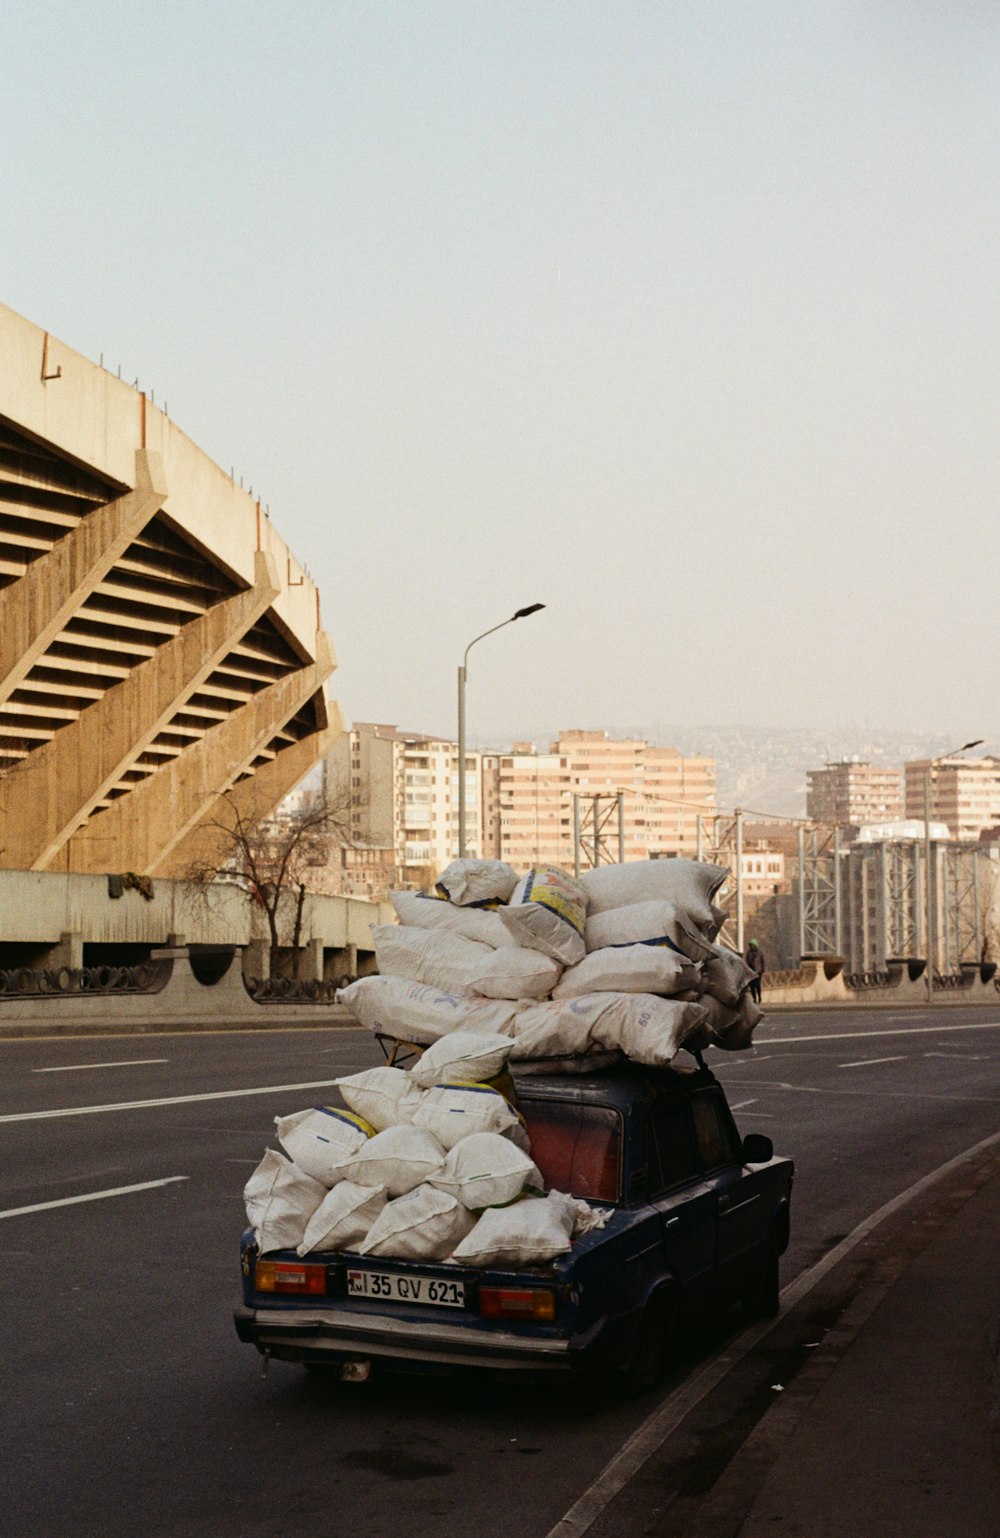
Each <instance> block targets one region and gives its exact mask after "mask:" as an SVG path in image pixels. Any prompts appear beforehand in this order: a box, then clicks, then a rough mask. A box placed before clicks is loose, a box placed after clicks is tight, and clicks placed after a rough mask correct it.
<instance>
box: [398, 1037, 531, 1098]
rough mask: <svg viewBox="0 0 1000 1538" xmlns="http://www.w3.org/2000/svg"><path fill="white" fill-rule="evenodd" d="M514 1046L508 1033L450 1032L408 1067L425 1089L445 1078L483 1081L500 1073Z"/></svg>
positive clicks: (474, 1081) (476, 1082)
mask: <svg viewBox="0 0 1000 1538" xmlns="http://www.w3.org/2000/svg"><path fill="white" fill-rule="evenodd" d="M513 1045H514V1043H513V1042H512V1041H511V1039H510V1037H509V1036H500V1035H497V1034H495V1033H491V1032H489V1031H452V1033H451V1035H450V1036H442V1037H441V1039H440V1041H436V1042H435V1043H434V1045H433V1046H432V1047H428V1048H427V1051H426V1052H424V1053H422V1054H421V1056H420V1057H419V1058H418V1060H417V1061H416V1062H415V1063H414V1065H413V1067H412V1068H411V1069H410V1077H411V1078H413V1079H414V1080H415V1081H416V1082H417V1084H419V1085H421V1086H422V1087H423V1088H424V1089H430V1088H431V1086H432V1085H434V1084H440V1083H441V1082H442V1081H443V1080H444V1079H465V1080H466V1081H470V1082H472V1083H473V1084H484V1083H485V1082H486V1080H487V1079H495V1078H496V1076H497V1074H499V1073H503V1071H504V1069H505V1068H506V1066H507V1059H508V1058H509V1057H510V1054H511V1049H512V1047H513Z"/></svg>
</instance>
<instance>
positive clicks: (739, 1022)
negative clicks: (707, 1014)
mask: <svg viewBox="0 0 1000 1538" xmlns="http://www.w3.org/2000/svg"><path fill="white" fill-rule="evenodd" d="M763 1018H764V1011H763V1010H762V1009H761V1007H760V1005H759V1004H758V1003H757V1001H756V1000H755V999H752V998H751V997H750V995H749V993H745V994H744V995H743V997H742V999H741V1000H740V1007H739V1010H738V1012H737V1016H736V1019H735V1020H734V1022H733V1024H732V1025H731V1026H730V1027H729V1029H728V1030H727V1031H720V1032H719V1040H718V1042H717V1045H718V1046H720V1047H723V1048H724V1049H725V1050H726V1051H727V1052H745V1051H746V1049H747V1048H748V1047H752V1046H753V1041H752V1039H751V1038H752V1037H753V1033H754V1029H755V1027H756V1026H758V1025H759V1024H760V1022H761V1021H762V1020H763Z"/></svg>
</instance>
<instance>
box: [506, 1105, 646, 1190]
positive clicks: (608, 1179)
mask: <svg viewBox="0 0 1000 1538" xmlns="http://www.w3.org/2000/svg"><path fill="white" fill-rule="evenodd" d="M520 1110H521V1114H522V1116H523V1117H524V1119H525V1121H526V1122H527V1124H528V1136H529V1137H530V1139H531V1157H532V1158H533V1159H534V1161H535V1163H536V1164H537V1165H538V1168H539V1170H540V1171H541V1173H542V1175H543V1176H544V1178H545V1184H546V1186H548V1187H549V1188H550V1189H551V1190H555V1191H565V1192H567V1193H568V1194H569V1195H570V1196H582V1197H585V1198H587V1199H588V1200H593V1201H599V1202H617V1201H620V1200H621V1148H622V1124H621V1117H620V1116H619V1115H618V1112H617V1111H613V1110H612V1109H611V1107H610V1106H604V1105H562V1104H559V1103H557V1102H555V1101H528V1102H522V1103H521V1106H520Z"/></svg>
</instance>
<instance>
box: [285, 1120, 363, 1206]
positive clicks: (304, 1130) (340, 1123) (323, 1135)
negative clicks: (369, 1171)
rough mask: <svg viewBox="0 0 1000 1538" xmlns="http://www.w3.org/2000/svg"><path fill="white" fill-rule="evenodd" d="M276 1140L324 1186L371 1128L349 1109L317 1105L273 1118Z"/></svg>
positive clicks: (335, 1176)
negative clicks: (343, 1109) (342, 1109)
mask: <svg viewBox="0 0 1000 1538" xmlns="http://www.w3.org/2000/svg"><path fill="white" fill-rule="evenodd" d="M274 1125H275V1129H276V1130H277V1134H278V1142H279V1143H280V1144H281V1146H282V1148H283V1149H284V1150H285V1152H286V1154H288V1156H289V1158H290V1159H294V1160H295V1163H296V1164H297V1165H298V1166H299V1169H302V1170H305V1172H306V1174H307V1175H311V1176H312V1177H313V1179H314V1180H321V1181H322V1182H323V1184H324V1185H325V1186H327V1187H329V1186H332V1185H336V1183H337V1181H338V1180H340V1179H341V1178H342V1177H341V1175H340V1173H339V1170H340V1165H341V1162H342V1161H343V1160H344V1159H346V1158H347V1157H348V1155H349V1154H353V1153H356V1152H357V1150H358V1149H359V1148H360V1147H361V1146H362V1144H363V1143H365V1142H366V1141H367V1140H368V1138H370V1137H371V1135H372V1133H373V1132H374V1131H375V1128H374V1127H373V1126H372V1124H371V1122H367V1121H365V1119H364V1117H362V1116H356V1115H355V1114H354V1112H353V1111H341V1110H338V1109H337V1108H336V1107H335V1106H330V1105H317V1106H312V1107H310V1109H309V1110H307V1111H294V1112H293V1113H292V1115H291V1116H276V1117H275V1118H274Z"/></svg>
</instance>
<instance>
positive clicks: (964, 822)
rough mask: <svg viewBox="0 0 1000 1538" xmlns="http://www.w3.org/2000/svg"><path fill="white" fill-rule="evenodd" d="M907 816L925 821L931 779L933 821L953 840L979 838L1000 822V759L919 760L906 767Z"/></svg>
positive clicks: (956, 758)
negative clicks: (941, 825)
mask: <svg viewBox="0 0 1000 1538" xmlns="http://www.w3.org/2000/svg"><path fill="white" fill-rule="evenodd" d="M904 770H905V774H906V816H907V817H909V818H914V819H919V820H920V821H921V822H923V818H924V805H925V786H926V784H927V777H928V774H929V776H930V783H929V789H930V813H931V819H932V820H936V821H938V822H943V823H945V824H946V825H947V828H948V833H949V835H950V837H951V838H953V839H958V840H965V839H978V837H979V835H980V833H982V832H985V831H986V830H988V829H990V828H992V827H995V826H996V824H997V823H998V822H1000V759H997V758H958V757H955V758H942V759H938V760H937V761H936V762H935V761H934V760H932V759H926V758H923V759H918V760H915V761H913V762H911V763H908V764H905V765H904Z"/></svg>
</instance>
